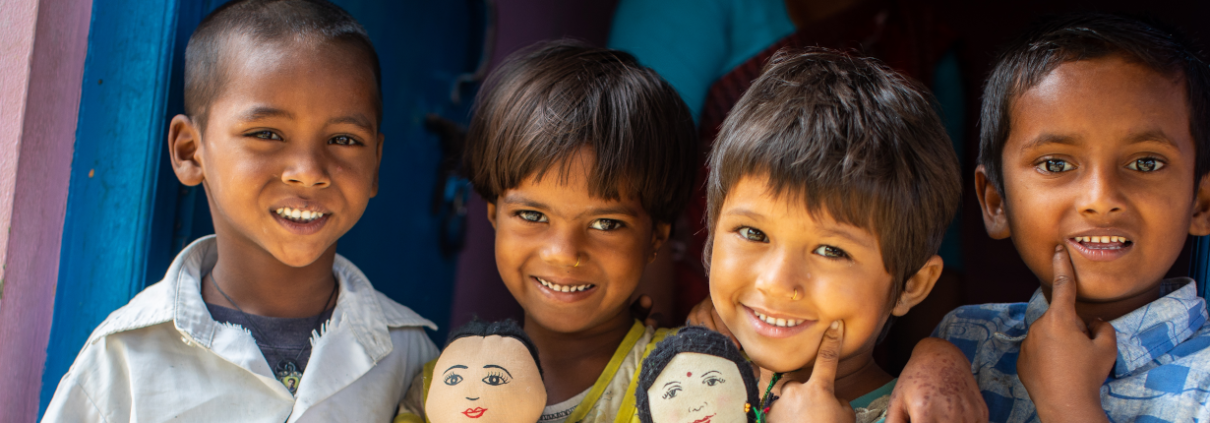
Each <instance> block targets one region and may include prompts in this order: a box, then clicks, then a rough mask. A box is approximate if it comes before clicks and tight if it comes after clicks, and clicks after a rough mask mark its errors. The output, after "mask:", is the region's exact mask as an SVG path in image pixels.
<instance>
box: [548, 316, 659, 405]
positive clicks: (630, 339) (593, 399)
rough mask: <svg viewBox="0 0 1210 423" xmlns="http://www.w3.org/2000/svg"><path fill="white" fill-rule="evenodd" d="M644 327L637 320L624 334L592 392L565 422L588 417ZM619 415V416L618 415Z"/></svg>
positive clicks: (641, 334)
mask: <svg viewBox="0 0 1210 423" xmlns="http://www.w3.org/2000/svg"><path fill="white" fill-rule="evenodd" d="M645 329H646V327H645V326H643V323H642V322H639V321H638V320H635V321H634V325H633V326H631V327H630V332H628V333H626V337H625V338H622V343H621V344H620V345H618V349H617V350H614V352H613V358H610V359H609V364H608V365H606V366H605V371H603V372H601V376H599V377H597V382H596V383H594V384H593V385H592V390H590V391H588V396H586V397H584V401H582V402H580V405H578V406H576V411H573V412H571V415H570V416H567V420H565V421H566V422H569V423H576V422H579V421H581V420H584V417H586V416H588V411H589V410H591V409H592V406H593V405H595V404H596V403H597V400H599V399H601V394H603V393H605V387H607V386H609V381H611V380H613V376H614V375H615V374H617V372H618V368H619V367H621V366H622V359H624V358H626V355H627V353H629V352H630V349H631V348H634V344H635V343H637V342H639V338H640V337H642V336H643V332H644V331H645ZM619 415H621V414H619Z"/></svg>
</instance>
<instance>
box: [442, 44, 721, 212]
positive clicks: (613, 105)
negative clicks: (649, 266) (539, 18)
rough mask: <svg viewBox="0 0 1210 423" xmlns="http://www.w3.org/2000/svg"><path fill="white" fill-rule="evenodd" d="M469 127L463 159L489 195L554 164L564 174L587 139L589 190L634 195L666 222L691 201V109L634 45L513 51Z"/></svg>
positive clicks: (696, 156)
mask: <svg viewBox="0 0 1210 423" xmlns="http://www.w3.org/2000/svg"><path fill="white" fill-rule="evenodd" d="M484 90H485V91H483V92H482V93H480V95H479V98H478V100H477V103H476V105H475V113H474V116H473V117H472V118H471V125H470V129H469V131H468V134H467V146H466V150H465V154H464V156H463V157H464V161H463V168H464V170H465V172H466V173H467V175H468V177H469V178H470V180H471V183H472V184H473V185H474V187H475V190H476V191H478V193H479V195H481V196H482V197H483V198H484V199H485V200H487V201H488V202H490V203H495V202H496V200H497V199H498V197H499V196H500V195H502V194H503V193H504V192H505V191H507V190H509V189H513V188H516V187H517V186H519V185H520V184H521V183H522V182H523V181H525V180H526V179H527V178H530V177H534V178H537V179H541V178H542V177H543V176H544V175H546V173H547V172H548V171H550V170H551V168H552V167H555V166H558V167H559V168H558V169H555V170H556V172H557V174H558V175H560V181H565V180H566V177H567V175H566V173H567V170H568V167H569V166H570V162H571V160H569V159H570V158H571V157H573V156H574V155H575V154H576V153H577V152H579V151H580V149H581V148H583V147H587V148H589V149H590V151H592V152H593V153H594V154H595V156H596V160H595V164H594V165H593V167H592V170H591V172H590V174H589V175H588V177H587V180H588V190H589V194H590V195H592V196H595V197H599V198H605V199H609V200H617V199H620V198H621V194H623V193H625V194H627V195H630V196H634V197H636V198H637V199H638V200H639V201H640V202H641V203H642V205H643V209H644V210H645V211H646V212H647V213H648V214H649V215H651V217H652V220H653V221H655V222H659V223H672V221H673V220H674V219H675V218H676V216H677V215H678V214H679V213H680V212H681V210H682V209H683V208H684V206H685V204H686V203H687V202H688V201H689V197H690V195H691V194H692V192H693V178H694V175H695V172H696V169H697V166H696V164H697V163H698V160H700V152H699V150H698V143H697V139H696V135H695V131H694V126H693V117H692V115H690V114H689V108H688V107H687V106H685V103H684V101H681V97H680V95H678V94H677V92H676V90H674V89H673V88H672V86H671V85H670V84H668V83H667V82H666V81H664V79H663V78H660V76H659V75H658V74H656V73H655V71H653V70H651V69H649V68H646V67H644V66H642V65H639V63H638V61H637V60H635V58H634V56H631V55H630V54H628V53H625V52H622V51H618V50H610V49H605V48H598V47H590V46H587V45H585V44H581V43H578V42H573V41H555V42H547V43H540V44H537V45H534V46H531V47H530V48H528V49H526V50H523V51H520V52H517V53H514V54H513V55H511V56H509V58H508V59H507V60H506V61H505V63H504V64H503V65H501V66H500V68H499V69H497V70H496V71H495V72H493V73H492V74H491V75H490V76H489V77H488V79H487V81H486V82H485V88H484Z"/></svg>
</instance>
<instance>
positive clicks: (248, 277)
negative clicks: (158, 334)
mask: <svg viewBox="0 0 1210 423" xmlns="http://www.w3.org/2000/svg"><path fill="white" fill-rule="evenodd" d="M217 242H218V261H217V262H216V263H215V264H214V268H213V269H211V270H210V273H209V275H206V277H205V278H204V280H203V282H202V299H203V300H204V301H205V302H207V303H209V304H214V305H218V306H223V307H227V308H238V309H240V310H243V311H244V312H245V313H248V314H254V315H257V316H268V317H285V318H300V317H311V316H315V315H317V314H320V313H322V312H323V311H324V310H326V309H327V308H328V307H329V304H334V303H335V298H334V297H332V290H333V288H334V285H335V284H336V278H335V276H333V274H332V263H333V262H334V261H335V259H336V245H332V247H331V248H329V249H328V251H325V252H324V253H323V255H321V256H320V257H319V259H317V260H315V262H313V263H311V264H310V265H307V266H304V267H290V266H288V265H286V264H284V263H282V262H280V261H278V260H277V258H275V257H273V255H272V254H269V253H268V252H266V251H264V250H262V249H260V248H248V246H247V245H240V244H239V243H237V242H231V241H229V240H227V239H224V237H221V236H220V237H218V239H217ZM215 285H218V288H221V289H222V293H220V292H219V291H218V289H216V288H215ZM223 293H226V294H227V296H229V297H231V301H227V298H226V297H224V296H223ZM329 298H332V299H333V301H332V302H328V301H326V300H328V299H329ZM232 302H234V304H232ZM237 305H238V307H236V306H237Z"/></svg>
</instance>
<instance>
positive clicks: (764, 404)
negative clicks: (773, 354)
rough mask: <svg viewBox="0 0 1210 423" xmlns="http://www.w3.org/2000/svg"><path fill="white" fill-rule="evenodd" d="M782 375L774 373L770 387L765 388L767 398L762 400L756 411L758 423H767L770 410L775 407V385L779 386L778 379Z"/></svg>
mask: <svg viewBox="0 0 1210 423" xmlns="http://www.w3.org/2000/svg"><path fill="white" fill-rule="evenodd" d="M781 375H782V374H781V373H774V374H773V378H772V379H770V380H769V387H768V388H765V396H764V397H763V398H761V400H760V407H758V408H757V409H756V410H755V411H754V412H755V413H756V423H767V419H768V418H769V409H770V408H772V407H773V385H775V384H777V381H778V379H781Z"/></svg>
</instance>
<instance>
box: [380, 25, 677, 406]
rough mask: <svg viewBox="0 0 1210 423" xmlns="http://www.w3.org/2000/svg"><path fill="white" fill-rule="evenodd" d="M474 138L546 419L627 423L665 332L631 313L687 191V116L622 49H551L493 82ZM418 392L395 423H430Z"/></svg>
mask: <svg viewBox="0 0 1210 423" xmlns="http://www.w3.org/2000/svg"><path fill="white" fill-rule="evenodd" d="M467 142H468V145H467V147H466V156H465V157H466V160H465V167H466V168H467V169H468V170H469V173H470V179H471V182H472V183H473V184H474V186H475V189H476V190H477V191H478V192H479V194H480V195H482V196H483V198H484V199H485V200H487V202H488V203H489V204H488V208H487V214H488V219H489V220H490V221H491V222H492V225H493V226H494V227H495V228H496V267H497V268H498V270H499V272H500V276H501V278H502V279H503V280H504V283H505V284H506V285H507V286H508V289H509V292H510V293H512V295H513V297H514V298H516V299H517V301H518V302H519V303H520V304H521V306H522V308H523V309H524V310H525V319H524V328H525V331H526V332H527V333H528V334H529V336H530V337H531V338H532V339H533V342H534V344H535V345H537V348H538V351H540V352H541V354H540V357H541V367H542V369H543V370H544V375H545V376H544V379H545V383H546V390H547V403H548V404H549V405H548V406H547V407H546V410H544V411H543V413H542V417H541V418H540V419H539V421H540V422H543V423H557V422H563V421H567V422H580V421H585V422H613V421H626V422H629V421H630V420H631V419H632V418H633V416H634V415H635V407H634V394H633V392H634V389H635V388H634V382H635V375H636V374H637V372H638V369H639V363H640V362H641V361H642V359H643V358H644V357H645V356H646V354H647V353H648V352H650V351H651V348H653V347H654V345H655V343H656V342H658V341H659V340H660V339H662V338H663V337H664V336H665V335H666V334H667V333H668V331H667V330H666V329H661V330H656V329H654V328H651V327H646V326H644V325H643V324H641V323H640V322H638V321H636V320H635V319H634V318H633V317H632V316H631V313H630V307H629V306H630V304H631V302H632V301H633V300H634V298H635V296H636V290H637V288H638V284H639V277H640V276H641V275H642V274H643V270H644V268H645V267H646V265H647V264H648V263H650V262H651V261H652V260H653V259H654V257H655V254H656V251H658V250H659V248H660V246H661V245H662V244H663V243H664V241H665V240H667V239H668V234H669V231H670V229H671V223H672V220H673V219H674V218H675V217H676V216H677V214H678V213H679V212H680V211H681V209H682V208H683V207H684V205H685V202H686V201H687V199H688V197H689V194H690V193H691V192H692V184H693V177H694V167H693V163H695V162H696V158H697V157H698V156H697V154H698V151H697V143H696V140H695V137H694V131H693V118H692V117H691V116H690V114H689V109H688V108H687V107H686V106H685V104H684V103H683V102H682V101H681V99H680V97H679V96H678V95H677V94H676V91H674V90H673V89H672V87H671V86H669V85H668V83H666V82H664V80H663V79H661V78H660V77H659V76H658V75H656V74H655V72H654V71H652V70H650V69H647V68H645V67H642V66H640V65H639V64H638V63H637V62H636V61H635V59H634V58H633V57H631V56H630V55H629V54H627V53H624V52H620V51H615V50H608V49H603V48H594V47H588V46H585V45H581V44H578V43H571V42H566V41H563V42H553V43H546V44H543V45H539V46H536V47H535V48H531V49H529V50H526V51H522V52H519V53H515V54H513V55H512V56H511V57H510V58H509V59H508V60H507V61H506V63H505V64H503V65H501V67H500V68H499V69H498V70H496V71H495V72H494V73H493V74H492V75H491V76H490V77H489V78H488V81H486V83H485V91H484V92H482V93H481V94H480V97H479V99H478V104H477V106H476V110H475V115H474V117H473V118H472V120H471V127H470V131H469V134H468V138H467ZM430 367H431V366H427V367H426V373H427V372H429V368H430ZM431 380H432V379H431V378H429V379H426V380H424V384H425V385H427V384H429V383H430V382H431ZM415 386H416V387H414V388H413V391H412V392H410V393H409V401H406V402H405V405H404V407H402V408H401V414H400V416H399V418H397V420H396V421H416V420H419V418H420V417H422V416H423V410H422V409H421V407H420V404H423V398H421V397H422V395H421V394H419V393H418V392H417V391H419V390H420V389H421V388H420V386H422V384H415Z"/></svg>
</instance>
